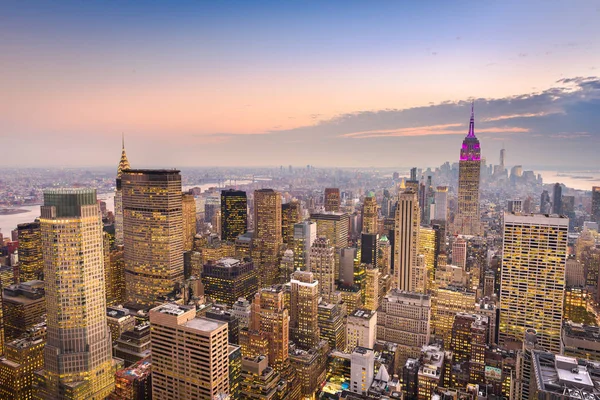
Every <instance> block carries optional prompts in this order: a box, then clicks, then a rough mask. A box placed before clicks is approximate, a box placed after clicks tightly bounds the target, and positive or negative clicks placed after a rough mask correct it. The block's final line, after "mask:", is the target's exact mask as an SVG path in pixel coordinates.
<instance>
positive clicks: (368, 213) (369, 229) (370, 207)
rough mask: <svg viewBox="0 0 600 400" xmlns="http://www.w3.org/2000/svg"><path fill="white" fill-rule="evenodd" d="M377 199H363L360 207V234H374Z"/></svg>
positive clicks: (375, 231) (375, 229)
mask: <svg viewBox="0 0 600 400" xmlns="http://www.w3.org/2000/svg"><path fill="white" fill-rule="evenodd" d="M377 215H378V213H377V199H376V198H375V196H374V195H373V194H372V193H371V195H369V196H367V197H365V200H364V202H363V207H362V225H363V226H362V233H363V234H365V233H366V234H369V233H371V234H376V233H377V231H378V229H377V225H378V224H377Z"/></svg>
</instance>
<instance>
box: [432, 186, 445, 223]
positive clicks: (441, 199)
mask: <svg viewBox="0 0 600 400" xmlns="http://www.w3.org/2000/svg"><path fill="white" fill-rule="evenodd" d="M434 199H435V215H434V217H433V219H434V220H435V221H446V220H447V218H448V186H438V187H437V191H436V192H435V195H434Z"/></svg>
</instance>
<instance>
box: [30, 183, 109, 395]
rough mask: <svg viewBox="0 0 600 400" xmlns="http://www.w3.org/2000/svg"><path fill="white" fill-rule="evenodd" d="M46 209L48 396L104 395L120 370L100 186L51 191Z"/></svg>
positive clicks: (43, 226)
mask: <svg viewBox="0 0 600 400" xmlns="http://www.w3.org/2000/svg"><path fill="white" fill-rule="evenodd" d="M41 211H42V217H41V218H40V227H41V232H42V245H43V251H44V276H45V279H46V286H45V289H46V307H47V330H48V338H47V343H46V348H45V357H44V358H45V368H46V370H45V377H46V390H47V394H48V398H50V399H82V400H87V399H98V400H100V399H104V398H105V397H106V396H108V394H109V393H110V392H111V391H112V390H113V388H114V382H115V380H114V372H115V371H114V367H113V361H112V357H111V353H112V349H111V347H112V346H111V336H110V332H109V329H108V326H107V323H106V301H105V294H104V255H103V245H102V219H101V216H100V208H99V206H98V203H97V200H96V190H95V189H54V190H48V191H46V192H44V206H42V207H41Z"/></svg>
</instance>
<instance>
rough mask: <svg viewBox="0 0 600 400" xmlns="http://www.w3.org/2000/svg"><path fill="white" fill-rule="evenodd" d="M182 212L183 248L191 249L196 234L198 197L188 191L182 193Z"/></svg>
mask: <svg viewBox="0 0 600 400" xmlns="http://www.w3.org/2000/svg"><path fill="white" fill-rule="evenodd" d="M181 212H182V218H183V250H184V251H190V250H192V247H193V245H194V237H195V236H196V199H194V196H192V195H191V194H186V193H184V194H183V195H182V197H181Z"/></svg>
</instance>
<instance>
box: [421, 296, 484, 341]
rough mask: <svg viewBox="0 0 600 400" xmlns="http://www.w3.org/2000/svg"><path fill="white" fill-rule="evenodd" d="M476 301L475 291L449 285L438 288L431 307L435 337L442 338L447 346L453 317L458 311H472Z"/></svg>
mask: <svg viewBox="0 0 600 400" xmlns="http://www.w3.org/2000/svg"><path fill="white" fill-rule="evenodd" d="M476 303H477V293H476V292H474V291H471V290H468V289H465V288H464V287H460V286H451V285H448V286H446V287H442V288H439V289H438V290H437V293H436V296H435V303H434V305H433V307H432V315H433V318H432V321H433V323H432V325H433V329H434V331H435V336H436V338H438V339H442V340H443V341H444V344H445V345H446V346H448V345H449V343H450V340H451V338H452V325H453V324H454V317H455V316H456V314H457V313H459V312H467V313H472V312H474V311H475V309H476Z"/></svg>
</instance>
